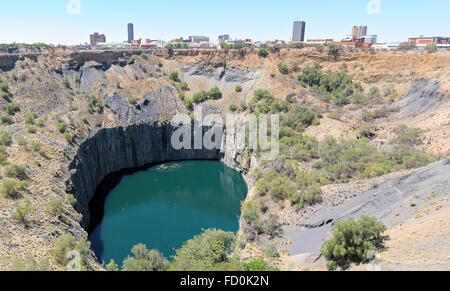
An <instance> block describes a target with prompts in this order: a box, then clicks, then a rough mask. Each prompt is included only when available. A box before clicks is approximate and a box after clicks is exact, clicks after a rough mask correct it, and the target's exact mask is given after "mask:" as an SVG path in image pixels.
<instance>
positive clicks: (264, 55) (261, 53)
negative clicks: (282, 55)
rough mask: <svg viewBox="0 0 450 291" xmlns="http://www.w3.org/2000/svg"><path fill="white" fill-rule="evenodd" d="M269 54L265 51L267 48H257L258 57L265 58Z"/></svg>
mask: <svg viewBox="0 0 450 291" xmlns="http://www.w3.org/2000/svg"><path fill="white" fill-rule="evenodd" d="M268 55H269V53H268V52H267V49H266V48H263V47H262V48H260V49H259V50H258V57H260V58H266V57H267V56H268Z"/></svg>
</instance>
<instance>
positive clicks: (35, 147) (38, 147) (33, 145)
mask: <svg viewBox="0 0 450 291" xmlns="http://www.w3.org/2000/svg"><path fill="white" fill-rule="evenodd" d="M41 147H42V146H41V144H40V143H38V142H35V141H33V142H31V148H32V149H33V150H34V151H35V152H38V151H40V150H41Z"/></svg>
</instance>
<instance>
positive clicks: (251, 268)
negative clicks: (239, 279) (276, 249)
mask: <svg viewBox="0 0 450 291" xmlns="http://www.w3.org/2000/svg"><path fill="white" fill-rule="evenodd" d="M245 271H248V272H273V271H279V269H278V268H274V267H271V266H269V265H268V264H267V263H266V261H264V259H263V258H259V259H252V260H251V261H250V262H248V263H246V264H245Z"/></svg>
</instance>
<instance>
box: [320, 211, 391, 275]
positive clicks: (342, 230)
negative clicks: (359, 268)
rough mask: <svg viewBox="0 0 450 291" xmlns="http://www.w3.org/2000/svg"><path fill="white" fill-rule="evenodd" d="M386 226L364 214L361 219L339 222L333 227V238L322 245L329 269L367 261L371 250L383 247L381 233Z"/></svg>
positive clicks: (344, 267)
mask: <svg viewBox="0 0 450 291" xmlns="http://www.w3.org/2000/svg"><path fill="white" fill-rule="evenodd" d="M384 231H386V226H384V224H383V223H381V222H379V221H377V219H376V218H373V217H368V216H362V217H361V219H360V220H358V221H355V220H353V219H349V220H348V221H341V222H338V223H337V224H336V225H335V227H334V229H333V238H331V239H329V240H327V241H326V242H325V244H324V245H323V246H322V250H321V252H322V255H323V256H324V257H325V258H326V260H327V267H328V269H329V270H335V269H336V268H337V267H341V268H343V269H346V268H348V267H349V266H350V264H351V263H352V262H354V263H360V262H367V261H369V260H370V259H371V258H369V257H368V253H369V251H376V250H379V249H380V248H381V247H382V244H383V241H382V237H381V235H382V234H383V232H384Z"/></svg>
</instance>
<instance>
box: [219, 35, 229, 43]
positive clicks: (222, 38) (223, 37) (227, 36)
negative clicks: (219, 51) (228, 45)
mask: <svg viewBox="0 0 450 291" xmlns="http://www.w3.org/2000/svg"><path fill="white" fill-rule="evenodd" d="M227 40H230V36H229V35H228V34H223V35H219V41H220V42H223V41H227Z"/></svg>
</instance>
